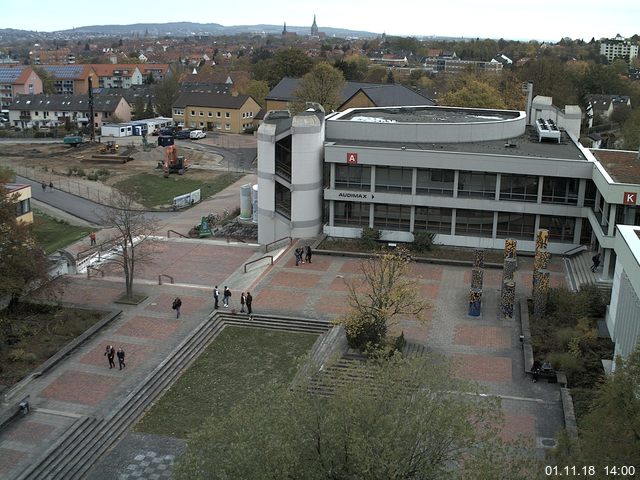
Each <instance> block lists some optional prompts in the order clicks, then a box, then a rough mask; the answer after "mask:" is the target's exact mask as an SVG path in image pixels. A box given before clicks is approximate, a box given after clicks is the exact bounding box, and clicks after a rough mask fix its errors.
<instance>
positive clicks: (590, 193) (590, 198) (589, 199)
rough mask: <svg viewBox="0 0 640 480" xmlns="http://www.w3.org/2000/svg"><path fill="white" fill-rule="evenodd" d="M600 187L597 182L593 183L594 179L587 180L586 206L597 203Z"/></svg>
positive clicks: (592, 205)
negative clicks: (597, 193)
mask: <svg viewBox="0 0 640 480" xmlns="http://www.w3.org/2000/svg"><path fill="white" fill-rule="evenodd" d="M597 191H598V188H597V187H596V184H595V183H593V180H587V185H586V188H585V190H584V206H585V207H594V206H595V205H596V192H597ZM635 225H637V223H636V224H635Z"/></svg>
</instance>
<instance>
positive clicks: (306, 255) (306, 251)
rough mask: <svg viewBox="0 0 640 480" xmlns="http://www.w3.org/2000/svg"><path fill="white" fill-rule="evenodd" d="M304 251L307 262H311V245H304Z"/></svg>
mask: <svg viewBox="0 0 640 480" xmlns="http://www.w3.org/2000/svg"><path fill="white" fill-rule="evenodd" d="M304 251H305V255H304V259H305V260H306V261H307V263H311V255H312V252H311V247H310V246H309V245H307V246H306V247H304Z"/></svg>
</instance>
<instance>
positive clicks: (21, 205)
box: [16, 198, 31, 217]
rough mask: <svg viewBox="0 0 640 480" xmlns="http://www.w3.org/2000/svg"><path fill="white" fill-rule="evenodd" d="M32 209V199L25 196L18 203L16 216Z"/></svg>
mask: <svg viewBox="0 0 640 480" xmlns="http://www.w3.org/2000/svg"><path fill="white" fill-rule="evenodd" d="M30 211H31V199H29V198H25V199H24V200H20V201H19V202H18V203H16V217H19V216H20V215H24V214H25V213H29V212H30Z"/></svg>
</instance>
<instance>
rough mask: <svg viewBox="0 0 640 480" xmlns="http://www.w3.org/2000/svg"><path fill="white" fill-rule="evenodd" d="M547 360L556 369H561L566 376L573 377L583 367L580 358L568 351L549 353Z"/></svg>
mask: <svg viewBox="0 0 640 480" xmlns="http://www.w3.org/2000/svg"><path fill="white" fill-rule="evenodd" d="M549 362H551V365H553V368H555V369H556V370H562V371H563V372H565V373H566V374H567V376H568V377H573V376H574V375H575V374H576V373H578V372H579V371H580V370H582V369H583V367H584V365H583V362H582V360H581V359H580V358H576V357H574V356H573V355H571V354H570V353H557V352H556V353H551V354H550V355H549Z"/></svg>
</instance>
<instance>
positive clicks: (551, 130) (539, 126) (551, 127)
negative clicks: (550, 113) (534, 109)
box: [536, 118, 561, 143]
mask: <svg viewBox="0 0 640 480" xmlns="http://www.w3.org/2000/svg"><path fill="white" fill-rule="evenodd" d="M536 132H538V142H542V139H551V140H556V141H557V142H558V143H560V135H561V133H560V129H559V128H558V126H557V125H556V123H555V122H554V121H553V120H551V119H549V120H544V119H542V118H539V119H538V120H536Z"/></svg>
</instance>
